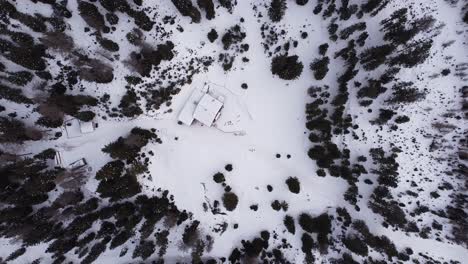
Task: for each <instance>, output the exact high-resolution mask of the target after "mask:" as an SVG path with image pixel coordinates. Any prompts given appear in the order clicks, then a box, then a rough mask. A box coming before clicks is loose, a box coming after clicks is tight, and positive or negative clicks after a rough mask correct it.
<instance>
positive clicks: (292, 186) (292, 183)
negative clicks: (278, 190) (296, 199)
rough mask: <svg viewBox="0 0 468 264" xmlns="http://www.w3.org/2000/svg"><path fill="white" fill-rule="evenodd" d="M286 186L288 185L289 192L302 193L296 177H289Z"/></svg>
mask: <svg viewBox="0 0 468 264" xmlns="http://www.w3.org/2000/svg"><path fill="white" fill-rule="evenodd" d="M286 184H287V185H288V188H289V191H290V192H292V193H299V192H300V191H301V185H300V182H299V180H298V179H297V178H296V177H289V178H288V179H287V180H286Z"/></svg>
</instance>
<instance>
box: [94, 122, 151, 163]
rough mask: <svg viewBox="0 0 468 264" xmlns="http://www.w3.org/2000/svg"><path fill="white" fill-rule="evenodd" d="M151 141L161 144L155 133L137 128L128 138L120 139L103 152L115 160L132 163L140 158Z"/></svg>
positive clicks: (107, 146) (106, 147)
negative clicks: (141, 151) (140, 154)
mask: <svg viewBox="0 0 468 264" xmlns="http://www.w3.org/2000/svg"><path fill="white" fill-rule="evenodd" d="M150 141H157V142H160V139H159V138H158V136H157V135H156V134H155V133H154V131H151V130H146V129H142V128H139V127H135V128H133V129H132V130H131V131H130V134H129V135H128V136H127V137H125V138H123V137H119V138H118V139H117V140H116V141H115V142H112V143H110V144H108V145H106V146H105V147H104V148H103V149H102V151H103V152H106V153H108V154H109V155H110V156H111V157H112V158H114V159H119V160H125V161H127V162H132V161H134V160H135V159H136V158H137V157H138V153H139V152H140V150H141V149H142V148H143V147H144V146H146V145H147V144H148V143H149V142H150Z"/></svg>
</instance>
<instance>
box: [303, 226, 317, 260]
mask: <svg viewBox="0 0 468 264" xmlns="http://www.w3.org/2000/svg"><path fill="white" fill-rule="evenodd" d="M301 241H302V247H301V250H302V252H304V254H306V260H308V262H309V263H314V255H312V249H313V248H315V247H316V244H315V241H314V239H313V238H312V237H311V236H310V235H309V234H307V233H303V234H302V237H301Z"/></svg>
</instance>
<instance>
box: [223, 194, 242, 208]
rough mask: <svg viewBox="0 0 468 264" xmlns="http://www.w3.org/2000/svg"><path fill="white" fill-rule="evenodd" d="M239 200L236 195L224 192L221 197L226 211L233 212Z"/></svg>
mask: <svg viewBox="0 0 468 264" xmlns="http://www.w3.org/2000/svg"><path fill="white" fill-rule="evenodd" d="M238 202H239V199H238V198H237V195H236V194H235V193H233V192H225V193H224V195H223V205H224V207H225V208H226V210H228V211H234V209H236V207H237V203H238Z"/></svg>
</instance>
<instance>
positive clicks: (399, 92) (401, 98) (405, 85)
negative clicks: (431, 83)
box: [386, 82, 425, 104]
mask: <svg viewBox="0 0 468 264" xmlns="http://www.w3.org/2000/svg"><path fill="white" fill-rule="evenodd" d="M424 97H425V94H424V93H423V92H420V91H419V90H418V89H417V88H416V87H414V86H413V83H412V82H399V83H397V84H395V85H393V87H392V97H390V99H388V100H386V102H388V103H390V104H407V103H413V102H416V101H419V100H422V99H424Z"/></svg>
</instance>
